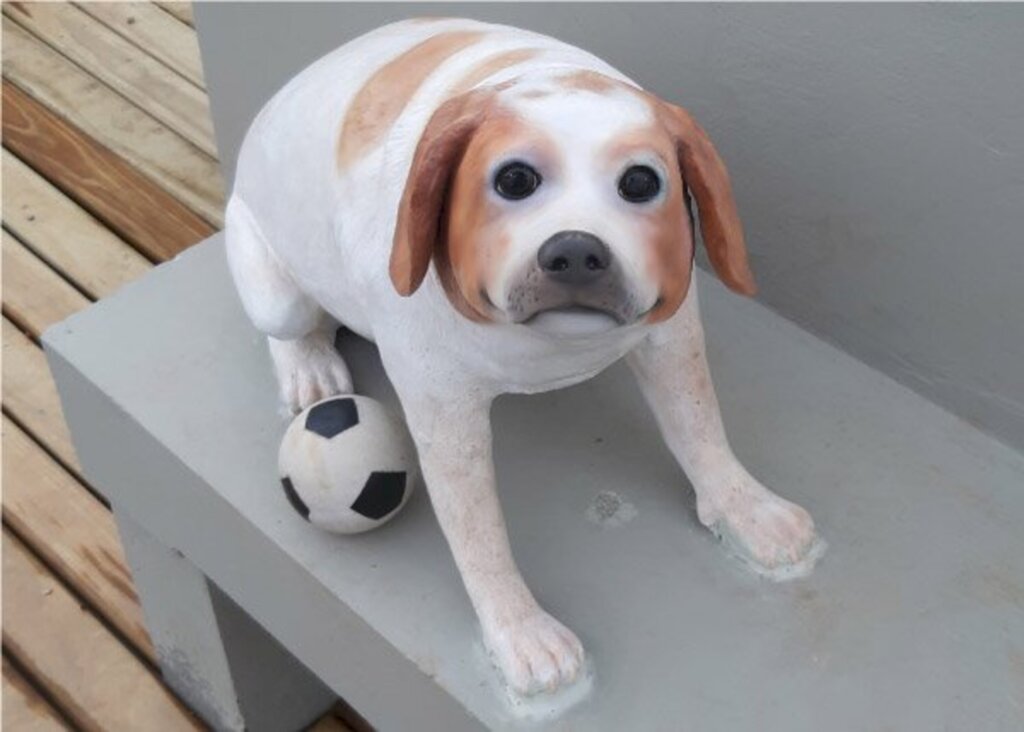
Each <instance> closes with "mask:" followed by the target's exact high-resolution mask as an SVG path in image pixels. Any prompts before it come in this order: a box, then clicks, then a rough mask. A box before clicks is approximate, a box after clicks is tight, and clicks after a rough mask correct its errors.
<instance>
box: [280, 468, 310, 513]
mask: <svg viewBox="0 0 1024 732" xmlns="http://www.w3.org/2000/svg"><path fill="white" fill-rule="evenodd" d="M281 486H282V487H283V488H284V495H285V497H286V498H287V499H288V503H290V504H292V508H294V509H295V510H296V511H298V513H299V515H300V516H302V518H304V519H306V521H309V506H307V505H306V504H305V502H304V501H303V500H302V499H301V498H299V494H298V492H296V490H295V486H293V485H292V481H291V478H287V477H286V478H281Z"/></svg>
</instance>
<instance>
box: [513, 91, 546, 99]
mask: <svg viewBox="0 0 1024 732" xmlns="http://www.w3.org/2000/svg"><path fill="white" fill-rule="evenodd" d="M550 96H551V92H550V91H548V90H547V89H527V90H526V91H524V92H520V93H519V98H520V99H543V98H544V97H550Z"/></svg>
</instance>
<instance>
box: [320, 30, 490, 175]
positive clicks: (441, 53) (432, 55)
mask: <svg viewBox="0 0 1024 732" xmlns="http://www.w3.org/2000/svg"><path fill="white" fill-rule="evenodd" d="M483 35H484V34H483V32H482V31H450V32H447V33H438V34H437V35H435V36H431V37H430V38H428V39H427V40H425V41H423V42H421V43H418V44H417V45H415V46H413V47H412V48H410V49H409V50H408V51H406V52H405V53H403V54H401V55H400V56H398V58H395V59H393V60H391V61H389V62H388V63H386V64H384V66H382V67H380V68H379V69H377V71H376V72H375V73H374V74H373V75H372V76H371V77H370V78H369V79H368V80H367V81H366V83H365V84H363V86H362V87H361V88H360V89H359V91H358V92H357V93H356V95H355V97H354V98H353V99H352V102H351V104H350V105H349V108H348V112H347V113H346V114H345V122H344V124H343V125H342V128H341V135H340V137H339V139H338V167H339V168H346V167H348V166H350V165H352V164H353V163H355V162H356V161H357V160H359V159H360V158H361V157H362V156H363V155H365V154H366V153H367V152H368V151H369V150H371V149H372V148H373V147H374V145H376V144H377V143H378V142H379V141H380V139H381V138H383V137H384V136H385V134H386V133H387V131H388V130H389V129H390V128H391V126H392V125H393V124H394V123H395V120H396V119H398V117H399V115H400V114H401V113H402V110H403V109H405V107H406V105H407V104H408V103H409V100H410V99H411V98H412V97H413V95H414V94H415V93H416V91H417V90H418V89H419V88H420V86H421V85H422V84H423V82H425V81H426V80H427V78H428V77H429V76H430V74H431V73H433V72H434V70H435V69H437V67H438V66H440V65H441V64H442V63H444V62H445V61H446V60H448V59H449V58H450V57H452V56H453V55H455V54H456V53H458V52H459V51H461V50H462V49H464V48H466V47H468V46H471V45H473V44H474V43H476V42H477V41H479V40H480V38H481V37H482V36H483Z"/></svg>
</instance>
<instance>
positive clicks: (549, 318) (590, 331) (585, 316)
mask: <svg viewBox="0 0 1024 732" xmlns="http://www.w3.org/2000/svg"><path fill="white" fill-rule="evenodd" d="M520 324H521V325H525V326H527V327H530V328H533V329H535V330H537V331H539V332H541V333H547V334H549V335H563V336H565V335H569V336H572V335H578V336H587V335H596V334H599V333H606V332H608V331H610V330H613V329H614V328H618V327H619V326H621V325H625V324H626V321H625V320H624V319H623V318H622V317H621V316H620V315H619V314H618V313H615V312H613V311H610V310H604V309H601V308H594V307H590V306H587V305H563V306H560V307H553V308H546V309H544V310H538V311H537V312H535V313H533V314H532V315H530V317H528V318H526V319H525V320H523V321H521V323H520Z"/></svg>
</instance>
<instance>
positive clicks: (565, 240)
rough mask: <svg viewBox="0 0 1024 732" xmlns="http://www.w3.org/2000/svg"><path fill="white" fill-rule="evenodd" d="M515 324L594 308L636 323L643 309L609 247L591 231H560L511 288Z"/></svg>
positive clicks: (510, 310)
mask: <svg viewBox="0 0 1024 732" xmlns="http://www.w3.org/2000/svg"><path fill="white" fill-rule="evenodd" d="M507 311H508V314H509V316H510V317H511V320H512V321H513V322H515V323H529V321H531V320H532V319H534V318H536V317H537V316H538V315H540V314H541V313H546V312H551V311H567V312H577V313H587V312H591V313H594V314H603V315H606V316H608V317H610V318H613V319H614V320H615V321H616V322H618V324H619V325H624V324H626V323H631V322H633V321H634V320H636V319H637V318H638V317H639V316H640V315H641V314H642V313H641V312H640V309H639V303H638V302H637V300H636V296H635V295H634V294H633V293H632V291H631V290H630V288H629V287H627V286H626V282H625V277H624V275H623V272H622V269H621V268H620V267H619V266H618V265H617V263H616V262H615V259H614V257H613V256H612V253H611V250H610V249H609V248H608V245H607V244H605V243H604V242H603V241H601V239H599V238H598V237H596V236H594V235H593V234H590V233H588V232H586V231H560V232H558V233H557V234H555V235H554V236H552V237H551V238H550V239H548V240H547V241H545V242H544V244H543V245H542V246H541V247H540V249H539V250H538V251H537V260H536V262H535V263H533V265H532V266H531V267H529V269H527V271H526V273H525V274H524V275H523V276H522V277H521V278H520V279H519V281H518V282H516V284H515V285H513V287H512V288H511V289H510V290H509V294H508V304H507Z"/></svg>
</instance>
